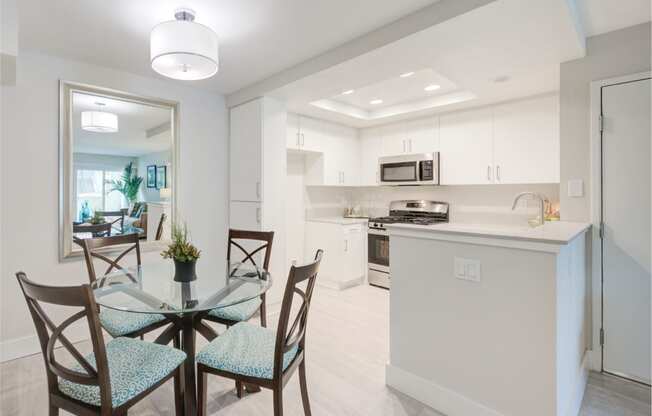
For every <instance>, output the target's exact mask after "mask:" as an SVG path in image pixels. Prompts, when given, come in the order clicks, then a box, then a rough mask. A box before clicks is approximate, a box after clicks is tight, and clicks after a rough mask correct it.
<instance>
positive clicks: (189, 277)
mask: <svg viewBox="0 0 652 416" xmlns="http://www.w3.org/2000/svg"><path fill="white" fill-rule="evenodd" d="M196 265H197V260H193V261H185V262H184V261H177V260H175V261H174V280H175V281H177V282H192V281H193V280H195V279H197V275H196V274H195V266H196Z"/></svg>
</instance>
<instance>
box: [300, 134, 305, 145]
mask: <svg viewBox="0 0 652 416" xmlns="http://www.w3.org/2000/svg"><path fill="white" fill-rule="evenodd" d="M305 145H306V135H305V134H304V133H301V147H303V146H305Z"/></svg>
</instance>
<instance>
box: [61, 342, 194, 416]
mask: <svg viewBox="0 0 652 416" xmlns="http://www.w3.org/2000/svg"><path fill="white" fill-rule="evenodd" d="M106 357H107V360H108V362H109V377H110V380H111V401H112V402H113V407H114V408H115V407H118V406H121V405H123V404H124V403H126V402H127V401H128V400H130V399H132V398H134V397H136V396H137V395H139V394H140V393H142V392H144V391H145V390H147V389H148V388H150V387H152V386H153V385H154V384H156V383H158V382H159V381H161V380H162V379H163V378H165V377H167V376H168V375H169V374H170V373H172V372H173V371H174V370H175V369H176V368H177V367H178V366H179V364H181V363H182V362H183V361H184V360H185V359H186V353H185V352H183V351H179V350H177V349H174V348H172V347H168V346H165V345H158V344H153V343H150V342H145V341H140V340H136V339H130V338H115V339H112V340H111V341H109V342H108V343H107V344H106ZM86 359H87V360H88V362H89V363H91V365H92V366H93V367H95V356H94V355H93V354H90V355H88V356H87V357H86ZM74 369H75V370H76V371H79V372H82V373H85V371H84V370H83V369H82V367H81V366H79V365H77V366H76V367H75V368H74ZM59 390H61V392H62V393H63V394H65V395H67V396H70V397H72V398H73V399H76V400H80V401H82V402H84V403H88V404H90V405H94V406H100V388H99V387H98V386H91V385H84V384H77V383H73V382H71V381H68V380H64V379H60V380H59Z"/></svg>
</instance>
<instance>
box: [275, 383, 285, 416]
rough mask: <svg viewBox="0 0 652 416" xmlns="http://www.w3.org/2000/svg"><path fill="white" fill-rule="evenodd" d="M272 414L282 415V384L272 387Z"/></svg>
mask: <svg viewBox="0 0 652 416" xmlns="http://www.w3.org/2000/svg"><path fill="white" fill-rule="evenodd" d="M274 416H283V386H278V387H276V388H275V389H274Z"/></svg>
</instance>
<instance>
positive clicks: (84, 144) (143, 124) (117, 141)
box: [72, 93, 172, 157]
mask: <svg viewBox="0 0 652 416" xmlns="http://www.w3.org/2000/svg"><path fill="white" fill-rule="evenodd" d="M98 102H99V103H103V104H104V105H103V106H101V105H98V104H96V103H98ZM72 105H73V117H72V123H73V151H74V152H75V153H93V154H102V155H115V156H131V157H138V156H142V155H144V154H147V153H154V152H162V151H165V150H170V149H171V147H172V135H171V132H170V130H169V129H165V127H168V125H169V124H168V123H170V121H171V112H170V110H168V109H164V108H159V107H152V106H148V105H144V104H138V103H133V102H128V101H122V100H114V99H110V98H106V97H97V96H94V95H89V94H81V93H74V94H73V104H72ZM87 110H98V111H106V112H109V113H113V114H116V115H117V116H118V132H116V133H95V132H90V131H86V130H82V128H81V112H82V111H87ZM156 127H163V128H161V130H163V131H161V132H160V133H159V134H157V135H153V136H151V137H147V131H148V130H150V129H153V128H156Z"/></svg>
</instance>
